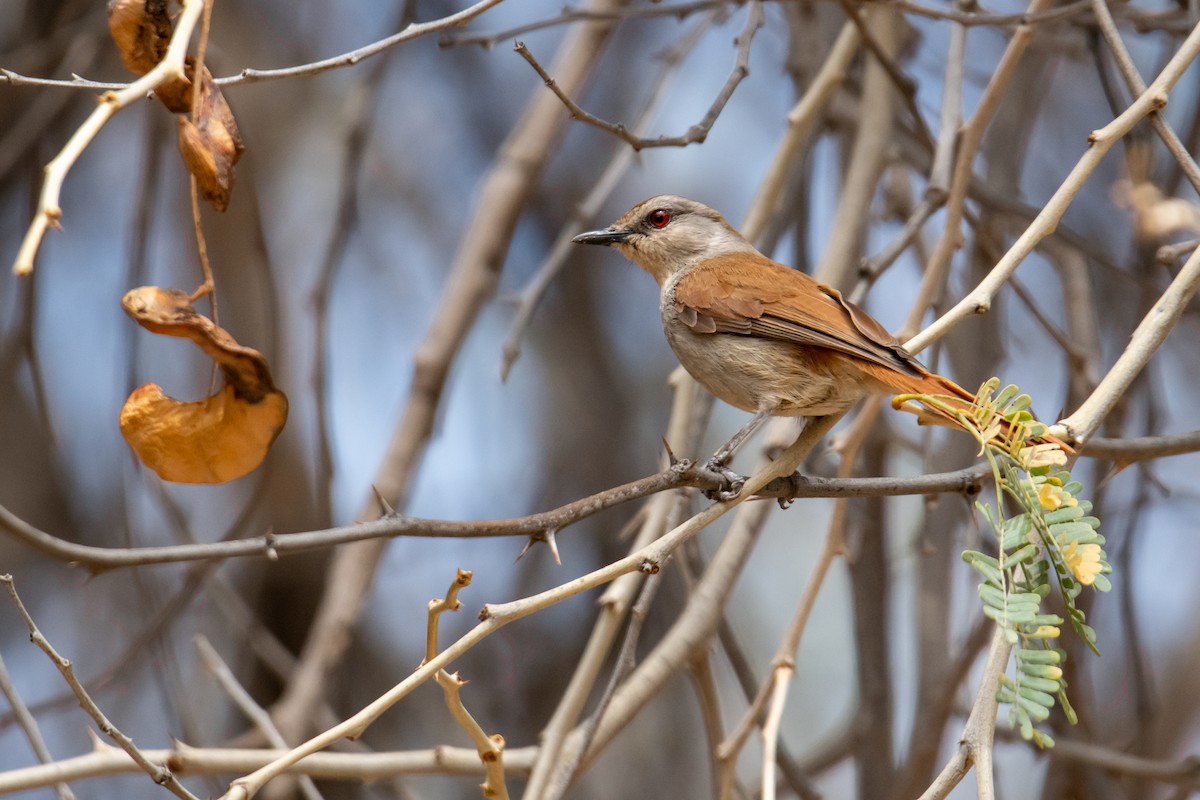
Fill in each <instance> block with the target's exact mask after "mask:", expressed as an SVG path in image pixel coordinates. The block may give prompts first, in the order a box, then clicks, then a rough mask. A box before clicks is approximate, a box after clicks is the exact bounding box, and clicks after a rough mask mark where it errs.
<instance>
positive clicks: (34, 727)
mask: <svg viewBox="0 0 1200 800" xmlns="http://www.w3.org/2000/svg"><path fill="white" fill-rule="evenodd" d="M0 692H3V693H4V698H5V699H6V700H8V705H9V707H10V708H12V713H13V716H14V717H15V718H16V720H17V724H18V725H19V726H20V728H21V731H22V732H23V733H24V734H25V738H26V739H28V740H29V746H30V747H31V748H32V749H33V754H34V755H35V756H37V760H38V761H39V762H40V763H42V764H43V765H45V764H52V763H53V762H54V757H53V756H51V755H50V749H49V748H47V747H46V740H45V739H43V738H42V732H41V730H39V729H38V724H37V720H36V719H34V717H33V714H30V713H29V708H28V706H26V705H25V701H24V700H22V699H21V695H19V694H17V688H16V687H15V686H13V682H12V680H11V679H10V678H9V676H8V668H7V667H6V666H4V659H3V658H0ZM54 793H55V794H57V795H58V798H59V800H75V793H74V792H72V791H71V787H70V786H68V785H67V784H66V783H65V782H63V781H59V782H58V783H55V784H54Z"/></svg>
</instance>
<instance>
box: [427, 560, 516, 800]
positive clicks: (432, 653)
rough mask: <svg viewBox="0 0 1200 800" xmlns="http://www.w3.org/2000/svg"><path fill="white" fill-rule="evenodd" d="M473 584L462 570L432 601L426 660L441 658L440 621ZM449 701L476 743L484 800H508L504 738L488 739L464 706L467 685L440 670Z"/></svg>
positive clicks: (456, 717) (456, 608)
mask: <svg viewBox="0 0 1200 800" xmlns="http://www.w3.org/2000/svg"><path fill="white" fill-rule="evenodd" d="M470 585H471V571H470V570H465V569H460V570H458V572H457V574H456V575H455V576H454V581H453V582H452V583H451V584H450V588H449V589H448V590H447V591H446V596H445V597H444V598H438V599H436V600H430V601H429V614H428V622H427V623H426V629H425V660H426V661H432V660H433V659H434V658H436V657H437V650H438V622H439V621H440V620H441V617H442V614H443V613H444V612H446V611H457V610H458V609H459V608H460V607H461V606H462V603H460V602H458V593H459V592H460V591H462V590H463V589H465V588H467V587H468V586H470ZM434 680H435V681H437V684H438V686H441V687H442V693H443V695H444V697H445V699H446V707H447V708H448V709H449V710H450V714H451V715H452V716H453V717H454V719H455V721H456V722H458V724H459V726H461V727H462V729H463V730H465V731H466V732H467V735H468V736H470V737H471V741H472V742H474V743H475V751H476V752H477V753H479V760H480V762H482V763H483V766H484V770H485V772H486V773H487V779H486V780H485V781H484V782H483V785H482V786H481V787H480V788H482V789H483V796H484V797H496V798H500V800H508V786H507V785H506V784H505V782H504V737H503V736H501V735H500V734H498V733H497V734H494V735H492V736H488V734H487V731H485V730H484V729H483V728H482V727H481V726H480V724H479V723H478V722H476V721H475V718H474V717H472V716H471V712H469V711H467V707H466V706H465V705H463V701H462V694H461V690H462V687H463V686H465V685H466V684H467V682H466V681H464V680H463V679H462V678H460V677H459V676H458V673H457V672H455V673H449V672H447V671H446V670H445V669H440V670H438V671H437V674H436V675H435V676H434Z"/></svg>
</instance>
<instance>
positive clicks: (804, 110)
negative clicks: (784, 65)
mask: <svg viewBox="0 0 1200 800" xmlns="http://www.w3.org/2000/svg"><path fill="white" fill-rule="evenodd" d="M861 43H862V36H861V35H860V34H859V32H858V27H857V26H856V25H855V24H854V23H852V22H847V23H846V24H844V25H843V26H842V29H841V32H839V33H838V37H837V39H836V40H835V41H834V43H833V46H832V47H831V48H830V49H829V55H828V56H826V58H825V61H824V63H822V64H821V69H820V70H818V72H817V74H816V76H814V77H813V80H812V82H811V83H810V84H809V85H808V89H807V90H805V92H804V95H803V96H802V97H801V98H800V100H799V101H798V102H797V103H796V105H795V107H794V108H793V109H792V110H791V111H789V112H788V115H787V132H786V133H785V134H784V138H783V141H781V142H780V143H779V146H778V147H777V148H776V149H775V157H774V158H773V159H772V160H771V166H770V167H769V168H768V169H767V172H766V175H764V176H763V179H762V181H760V182H759V189H758V193H757V194H756V195H755V198H754V202H753V203H752V204H751V206H750V213H748V214H747V215H746V221H745V222H744V223H743V224H742V235H743V236H745V237H746V238H747V239H749V240H750V241H756V240H757V239H758V237H759V236H761V235H762V233H763V232H764V231H765V230H766V229H767V222H768V221H769V220H770V219H771V217H772V216H774V214H775V213H776V211H777V209H778V207H779V202H780V198H782V197H783V194H784V188H785V187H786V186H787V182H788V180H789V178H790V176H791V175H792V174H793V171H794V168H795V164H796V161H797V160H798V159H799V158H800V156H801V154H802V152H803V147H804V144H805V142H807V141H808V136H809V134H810V133H811V132H812V130H813V128H814V127H815V126H816V123H817V120H818V118H819V116H820V113H821V111H822V110H823V109H824V108H825V105H826V104H827V103H828V102H829V100H830V98H832V97H833V95H834V94H835V93H836V92H837V90H838V88H839V87H840V86H841V85H842V84H843V83H844V82H845V80H846V71H847V70H848V69H849V68H850V63H851V62H852V61H853V60H854V56H855V54H856V53H857V52H858V46H859V44H861Z"/></svg>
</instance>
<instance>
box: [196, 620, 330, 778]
mask: <svg viewBox="0 0 1200 800" xmlns="http://www.w3.org/2000/svg"><path fill="white" fill-rule="evenodd" d="M194 641H195V643H196V649H197V650H199V651H200V660H201V661H203V662H204V667H205V669H207V670H208V671H209V673H211V674H212V676H213V677H214V678H216V681H217V683H219V684H220V685H221V688H222V689H224V690H225V693H226V694H227V695H229V697H230V699H231V700H233V703H234V705H236V706H237V707H238V709H239V710H240V711H241V712H242V713H243V714H245V715H246V719H248V720H250V722H252V723H253V724H254V726H255V727H256V728H258V729H259V731H261V732H262V734H263V736H265V737H266V739H267V741H268V742H270V744H271V746H272V747H277V748H279V749H281V750H286V749H287V748H288V743H287V742H286V741H284V738H283V735H282V734H280V732H279V729H278V728H276V727H275V723H274V722H272V721H271V715H270V714H268V713H267V712H266V709H264V708H263V707H262V706H260V705H259V704H258V703H256V702H254V698H253V697H251V696H250V693H249V692H247V691H246V690H245V688H244V687H243V686H242V684H241V683H239V682H238V679H237V676H236V675H234V674H233V670H231V669H230V668H229V665H228V664H226V663H225V660H224V659H223V658H221V655H220V654H219V653H218V652H217V650H216V648H215V647H213V646H212V643H211V642H209V641H208V638H207V637H205V636H204V635H202V634H201V635H198V636H196V638H195V639H194ZM300 792H301V794H303V795H304V797H306V798H308V800H321V793H320V792H319V791H317V785H316V784H315V783H313V779H312V778H311V777H309V776H308V775H302V776H300Z"/></svg>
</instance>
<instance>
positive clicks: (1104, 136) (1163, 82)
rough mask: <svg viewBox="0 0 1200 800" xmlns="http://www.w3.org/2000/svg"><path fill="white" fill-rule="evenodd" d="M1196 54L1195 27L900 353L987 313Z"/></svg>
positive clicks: (1199, 42) (1199, 33)
mask: <svg viewBox="0 0 1200 800" xmlns="http://www.w3.org/2000/svg"><path fill="white" fill-rule="evenodd" d="M1198 52H1200V25H1197V26H1196V27H1195V28H1193V29H1192V32H1191V33H1190V34H1189V35H1188V37H1187V39H1185V40H1184V41H1183V43H1182V44H1181V45H1180V47H1179V50H1178V51H1177V52H1176V53H1175V55H1174V56H1173V57H1172V58H1171V60H1170V61H1169V62H1168V63H1167V65H1166V67H1164V68H1163V70H1162V72H1161V73H1159V75H1158V77H1157V78H1155V79H1154V82H1153V83H1152V84H1151V85H1150V87H1149V88H1148V89H1147V90H1146V91H1145V92H1143V93H1142V94H1141V95H1140V96H1139V97H1138V98H1137V100H1135V101H1134V102H1133V103H1132V104H1131V105H1130V106H1129V107H1128V108H1127V109H1126V110H1125V111H1124V112H1123V113H1122V114H1121V115H1120V116H1118V117H1117V118H1116V119H1114V120H1113V121H1112V122H1110V123H1108V124H1107V125H1105V126H1104V127H1103V128H1101V129H1100V130H1097V131H1093V132H1092V133H1091V135H1090V136H1089V137H1088V143H1089V146H1088V149H1087V150H1086V151H1085V152H1084V154H1083V156H1081V157H1080V159H1079V160H1078V162H1076V164H1075V166H1074V168H1072V170H1071V172H1070V174H1069V175H1067V177H1066V179H1065V180H1063V182H1062V183H1061V184H1060V185H1059V187H1058V189H1057V190H1056V191H1055V192H1054V195H1053V196H1052V197H1051V198H1050V200H1049V201H1048V202H1047V203H1046V205H1045V206H1044V207H1043V208H1042V210H1041V211H1040V212H1039V213H1038V215H1037V216H1036V217H1035V218H1034V220H1033V222H1031V223H1030V224H1029V227H1028V228H1026V229H1025V232H1024V233H1022V234H1021V236H1020V237H1019V238H1018V239H1017V241H1016V242H1015V243H1014V244H1013V246H1012V247H1011V248H1009V250H1008V252H1007V253H1005V255H1004V257H1003V258H1002V259H1000V262H999V263H998V264H997V265H996V266H995V268H993V269H992V271H991V272H990V273H988V276H987V277H986V278H984V279H983V281H981V282H980V283H979V285H978V286H976V287H975V288H974V289H973V290H971V292H970V293H968V294H967V296H966V297H964V298H963V299H962V300H960V301H959V302H958V303H957V304H956V305H955V306H954V307H953V308H951V309H950V310H949V311H947V312H946V313H945V314H943V315H942V316H941V317H939V318H938V319H937V320H936V321H935V322H934V323H933V324H932V325H930V326H929V327H927V328H925V330H923V331H921V333H919V334H917V335H916V336H914V337H913V338H912V339H910V340H909V341H908V342H906V343H905V348H907V349H908V350H909V351H910V352H913V353H917V352H920V351H921V350H924V349H925V348H926V347H928V346H929V345H930V344H932V343H933V342H935V341H937V340H938V339H940V338H941V337H942V336H944V335H946V333H947V331H949V330H950V329H951V328H953V327H954V326H956V325H957V324H958V323H959V322H961V321H963V320H964V319H967V318H968V317H971V316H974V315H975V314H985V313H987V312H988V311H989V310H991V307H992V300H993V298H994V297H995V296H996V293H997V292H998V291H999V290H1000V287H1001V286H1003V285H1004V283H1005V282H1006V281H1007V280H1008V277H1009V276H1010V275H1012V274H1013V272H1015V271H1016V269H1017V267H1018V266H1020V264H1021V262H1022V261H1024V260H1025V257H1026V256H1027V255H1029V253H1031V252H1032V251H1033V248H1034V247H1036V246H1037V244H1038V242H1040V241H1041V240H1042V239H1044V238H1045V237H1047V236H1049V235H1050V234H1051V233H1053V232H1054V229H1055V228H1056V227H1057V226H1058V222H1059V220H1061V219H1062V215H1063V214H1064V213H1065V212H1066V210H1067V208H1068V207H1069V206H1070V205H1071V202H1072V201H1073V200H1074V199H1075V195H1076V194H1078V193H1079V190H1080V189H1081V188H1083V184H1084V183H1085V182H1086V181H1087V179H1088V178H1089V177H1090V176H1091V174H1092V172H1093V171H1095V169H1096V167H1097V166H1099V164H1100V162H1101V161H1102V160H1103V159H1104V156H1105V155H1106V154H1107V153H1108V151H1109V150H1110V149H1111V148H1112V146H1113V145H1114V144H1116V143H1117V142H1118V141H1120V140H1121V138H1122V137H1123V136H1124V135H1125V134H1126V133H1128V132H1129V131H1130V130H1132V129H1133V127H1134V126H1135V125H1137V123H1138V122H1140V121H1141V120H1142V119H1143V118H1145V117H1146V116H1147V115H1149V114H1151V113H1153V112H1155V111H1157V110H1158V109H1161V108H1162V107H1163V106H1164V105H1166V102H1167V96H1168V94H1169V93H1170V91H1171V89H1172V88H1174V86H1175V84H1176V82H1178V80H1179V79H1180V78H1181V77H1182V76H1183V73H1184V72H1185V71H1186V70H1187V68H1188V66H1190V65H1191V63H1192V61H1193V60H1194V59H1195V57H1196V54H1197V53H1198Z"/></svg>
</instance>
